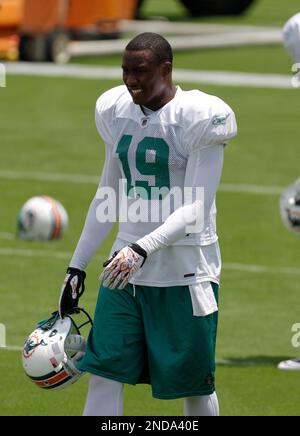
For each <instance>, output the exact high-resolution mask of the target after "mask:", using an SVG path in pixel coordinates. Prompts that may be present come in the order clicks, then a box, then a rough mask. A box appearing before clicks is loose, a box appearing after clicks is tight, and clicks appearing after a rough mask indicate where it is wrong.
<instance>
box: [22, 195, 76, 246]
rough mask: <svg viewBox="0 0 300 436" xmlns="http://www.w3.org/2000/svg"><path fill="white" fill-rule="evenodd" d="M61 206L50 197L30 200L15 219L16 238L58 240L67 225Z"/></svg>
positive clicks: (64, 212)
mask: <svg viewBox="0 0 300 436" xmlns="http://www.w3.org/2000/svg"><path fill="white" fill-rule="evenodd" d="M68 221H69V219H68V214H67V211H66V210H65V208H64V207H63V205H62V204H61V203H60V202H59V201H57V200H54V198H52V197H48V196H41V197H32V198H30V199H29V200H28V201H27V202H26V203H25V204H24V205H23V207H22V209H21V210H20V212H19V214H18V217H17V236H18V237H19V238H20V239H26V240H31V241H34V240H40V241H48V240H53V239H58V238H60V237H61V236H62V235H63V233H64V231H65V230H66V227H67V225H68Z"/></svg>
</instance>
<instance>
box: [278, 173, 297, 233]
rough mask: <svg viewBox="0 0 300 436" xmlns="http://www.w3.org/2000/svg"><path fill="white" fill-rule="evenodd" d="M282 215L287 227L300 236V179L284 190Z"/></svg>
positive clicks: (281, 204) (281, 205)
mask: <svg viewBox="0 0 300 436" xmlns="http://www.w3.org/2000/svg"><path fill="white" fill-rule="evenodd" d="M280 213H281V218H282V221H283V224H284V225H285V227H286V228H287V229H289V230H291V231H293V232H295V233H299V234H300V179H298V180H296V182H294V183H293V184H292V185H290V186H288V187H287V188H285V189H284V190H283V192H282V194H281V197H280Z"/></svg>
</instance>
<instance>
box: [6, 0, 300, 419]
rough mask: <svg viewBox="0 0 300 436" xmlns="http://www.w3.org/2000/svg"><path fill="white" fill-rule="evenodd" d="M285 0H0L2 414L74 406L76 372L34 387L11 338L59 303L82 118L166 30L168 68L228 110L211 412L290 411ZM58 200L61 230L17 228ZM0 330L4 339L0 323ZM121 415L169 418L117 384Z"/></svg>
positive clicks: (84, 192) (95, 267)
mask: <svg viewBox="0 0 300 436" xmlns="http://www.w3.org/2000/svg"><path fill="white" fill-rule="evenodd" d="M299 11H300V4H299V1H298V0H289V1H288V2H282V0H254V1H251V0H182V1H180V0H164V1H162V0H143V1H135V0H123V1H118V0H109V1H106V0H102V1H100V0H99V1H96V0H93V1H92V0H85V1H83V0H82V1H79V0H69V1H64V0H47V2H42V1H40V0H0V53H1V59H2V60H0V62H1V63H3V65H4V66H5V69H6V73H7V76H6V87H1V82H0V109H1V117H0V151H1V158H0V200H1V203H0V260H1V280H0V327H1V325H2V327H1V328H0V333H1V332H2V336H1V338H2V340H1V338H0V368H1V374H2V375H1V376H0V415H79V414H81V412H82V407H83V404H84V400H85V395H86V391H87V377H82V379H81V380H80V381H78V382H77V383H76V384H75V385H74V386H72V387H70V388H68V389H66V390H65V391H61V392H50V393H49V392H47V391H46V392H44V391H42V390H41V389H38V388H37V387H36V386H35V385H33V384H32V383H31V382H30V381H29V380H28V379H27V378H26V376H25V374H24V371H23V368H22V364H21V349H22V345H23V343H24V341H25V339H26V337H27V335H28V334H29V333H30V332H31V331H32V330H33V329H34V327H35V324H36V323H37V322H38V321H39V320H41V319H45V318H47V316H49V315H50V313H51V312H52V311H54V310H56V308H57V300H58V296H59V293H60V288H61V285H62V282H63V279H64V275H65V270H66V268H67V266H68V262H69V260H70V258H71V256H72V252H73V250H74V248H75V245H76V242H77V240H78V238H79V236H80V232H81V229H82V225H83V222H84V219H85V215H86V211H87V209H88V206H89V203H90V201H91V199H92V197H93V196H94V194H95V192H96V188H97V183H98V180H99V176H100V173H101V169H102V165H103V162H104V159H105V156H104V144H103V142H102V139H101V138H99V136H98V134H97V132H96V129H95V126H94V107H95V102H96V100H97V98H98V96H99V95H100V94H101V93H102V92H104V91H106V90H108V89H109V88H111V87H113V86H117V85H119V84H121V83H122V80H121V77H122V71H121V68H120V65H121V53H122V51H123V49H124V47H125V45H126V43H127V41H128V40H129V39H130V38H131V37H133V36H134V35H136V34H137V33H141V32H143V31H154V32H158V33H161V34H163V35H165V36H166V37H167V38H168V40H169V41H170V42H171V44H172V46H173V48H174V52H175V60H174V80H175V82H176V83H177V84H180V86H181V87H182V88H183V89H186V90H187V89H195V88H196V89H201V90H202V91H204V92H207V93H210V94H214V95H218V96H219V97H221V98H222V99H224V100H225V101H226V102H227V103H228V104H229V105H230V106H231V107H232V108H233V109H234V111H235V113H236V116H237V120H238V125H239V134H238V137H237V138H236V139H235V140H234V141H232V143H231V144H230V145H229V146H228V148H227V150H226V155H225V164H224V171H223V176H222V181H221V185H220V189H219V192H218V197H217V203H218V210H219V215H218V228H219V237H220V244H221V249H222V255H223V274H222V284H221V298H220V325H219V339H218V345H217V362H218V365H217V389H218V395H219V399H220V406H221V413H222V414H223V415H299V414H300V407H299V402H298V398H299V390H300V374H299V373H298V372H294V373H288V372H280V371H278V369H277V364H278V362H279V361H281V360H283V359H284V358H288V357H292V356H294V357H296V356H297V355H298V352H299V354H300V351H299V350H297V349H294V348H293V347H292V345H291V338H292V333H291V328H292V326H293V325H294V324H295V323H297V322H300V313H299V293H300V290H299V278H300V265H299V256H298V252H299V240H298V239H297V237H296V236H295V235H294V234H292V233H289V232H288V231H287V230H286V229H285V228H284V227H283V225H282V222H281V218H280V214H279V197H280V194H281V192H282V189H283V188H284V187H285V186H287V185H289V184H290V183H292V182H293V181H294V180H295V179H297V178H298V177H299V160H298V158H297V156H298V154H299V138H300V124H299V113H300V101H299V90H298V89H296V88H293V87H292V84H291V83H292V82H291V79H292V74H291V67H292V63H293V61H292V59H290V57H289V55H288V54H287V52H286V50H285V49H284V47H283V43H282V28H283V26H284V24H285V23H286V21H287V20H288V19H289V18H290V17H291V16H292V15H294V14H296V13H297V12H299ZM45 195H47V196H50V197H52V198H55V199H57V200H58V201H60V202H61V203H62V204H63V206H64V207H65V209H66V211H67V213H68V216H69V227H68V229H67V230H66V232H65V234H64V235H63V237H62V238H61V239H56V240H54V241H26V240H21V239H19V238H18V237H17V236H16V226H17V215H18V213H19V211H20V208H21V207H22V205H23V204H24V203H25V202H26V201H27V200H28V199H30V198H31V197H34V196H45ZM115 231H116V229H115V230H114V232H113V233H112V234H111V235H109V237H108V238H107V240H106V241H105V243H104V244H103V245H102V246H101V247H100V249H99V252H98V253H97V255H96V256H95V258H94V259H93V261H92V262H91V263H90V265H89V267H88V269H87V282H86V285H87V290H86V292H85V294H84V296H83V297H82V300H81V302H82V305H83V306H84V307H85V308H86V309H88V310H89V311H90V312H91V313H93V311H94V307H95V303H96V298H97V293H98V285H99V283H98V275H99V272H100V271H101V264H102V262H103V261H104V260H105V259H106V258H107V255H108V253H109V250H110V247H111V244H112V242H113V239H114V235H115ZM4 330H5V341H4V339H3V335H4V334H3V331H4ZM125 401H126V402H125V413H126V414H127V415H180V414H182V407H183V404H182V401H181V400H178V401H159V400H154V399H152V397H151V392H150V389H149V387H148V386H137V387H131V386H127V387H126V391H125Z"/></svg>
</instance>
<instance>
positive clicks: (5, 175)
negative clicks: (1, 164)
mask: <svg viewBox="0 0 300 436" xmlns="http://www.w3.org/2000/svg"><path fill="white" fill-rule="evenodd" d="M0 179H5V180H38V181H44V182H67V183H79V184H88V185H97V184H98V183H99V179H100V178H99V177H97V176H87V175H84V174H76V175H72V174H59V173H40V172H25V171H7V170H0ZM219 190H220V191H221V192H237V193H241V192H242V193H245V194H258V195H279V194H280V193H281V192H282V190H283V187H280V186H258V185H247V184H233V183H222V184H221V185H220V188H219Z"/></svg>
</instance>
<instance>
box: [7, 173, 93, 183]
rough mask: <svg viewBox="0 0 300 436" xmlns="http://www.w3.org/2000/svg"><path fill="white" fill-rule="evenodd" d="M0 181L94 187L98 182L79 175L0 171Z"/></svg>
mask: <svg viewBox="0 0 300 436" xmlns="http://www.w3.org/2000/svg"><path fill="white" fill-rule="evenodd" d="M0 179H7V180H24V179H25V180H38V181H45V182H68V183H80V184H89V185H94V184H95V183H98V182H99V177H97V176H87V175H81V174H76V175H72V174H58V173H41V172H26V171H9V170H8V171H7V170H0Z"/></svg>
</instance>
